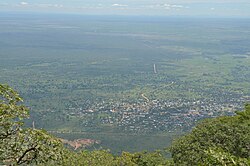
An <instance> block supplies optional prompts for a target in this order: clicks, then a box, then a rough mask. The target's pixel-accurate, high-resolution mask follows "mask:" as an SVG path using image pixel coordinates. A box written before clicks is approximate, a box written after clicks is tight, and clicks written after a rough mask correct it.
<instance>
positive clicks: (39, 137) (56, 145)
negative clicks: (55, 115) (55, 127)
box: [0, 84, 63, 165]
mask: <svg viewBox="0 0 250 166" xmlns="http://www.w3.org/2000/svg"><path fill="white" fill-rule="evenodd" d="M0 95H1V100H0V117H1V118H0V129H1V130H0V161H2V162H3V163H8V164H10V165H20V164H30V163H43V162H47V161H49V160H60V158H61V154H62V153H63V146H62V144H61V142H60V141H59V140H58V139H56V138H54V137H52V136H50V135H49V134H48V133H46V131H42V130H37V129H30V128H25V129H24V128H22V126H23V122H22V120H23V119H24V118H27V117H28V115H29V112H28V109H27V108H26V107H25V106H24V105H19V103H20V102H21V101H22V99H21V98H20V97H19V95H18V93H17V92H15V91H14V90H12V89H11V88H10V87H9V86H8V85H1V84H0Z"/></svg>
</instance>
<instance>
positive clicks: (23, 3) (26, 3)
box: [20, 2, 29, 6]
mask: <svg viewBox="0 0 250 166" xmlns="http://www.w3.org/2000/svg"><path fill="white" fill-rule="evenodd" d="M28 4H29V3H28V2H20V5H23V6H25V5H28Z"/></svg>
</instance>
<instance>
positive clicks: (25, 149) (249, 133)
mask: <svg viewBox="0 0 250 166" xmlns="http://www.w3.org/2000/svg"><path fill="white" fill-rule="evenodd" d="M0 95H1V96H0V99H1V100H0V117H1V119H0V129H1V130H0V162H2V163H4V164H10V165H21V164H34V165H93V166H95V165H97V166H98V165H107V166H109V165H110V166H116V165H124V166H125V165H129V166H130V165H131V166H132V165H135V166H136V165H142V166H147V165H148V166H151V165H152V166H153V165H243V166H244V165H249V164H250V105H249V104H248V105H246V107H245V109H246V110H245V111H243V112H237V115H236V116H233V117H219V118H215V119H207V120H205V121H203V122H201V123H200V124H199V125H197V127H196V128H195V129H193V131H192V132H191V133H190V134H188V135H186V136H184V137H182V138H180V139H179V140H178V141H176V142H175V143H174V145H173V146H172V148H171V149H170V150H171V152H172V156H173V160H170V159H167V158H165V157H164V155H163V154H162V153H161V152H159V151H156V152H152V153H147V152H140V153H133V154H132V153H128V152H123V153H122V154H121V155H120V156H114V155H112V154H111V153H110V152H109V151H104V150H102V151H101V150H96V151H80V152H73V151H70V150H68V149H66V148H65V147H64V146H63V145H62V143H61V142H60V140H59V139H57V138H55V137H53V136H51V135H49V134H48V133H47V132H46V131H42V130H37V129H35V128H24V127H23V122H22V121H23V119H24V118H27V117H28V116H29V112H28V109H27V108H26V107H25V106H23V105H20V104H19V102H21V101H22V99H21V98H20V97H19V95H18V94H17V92H15V91H14V90H12V89H11V88H10V87H9V86H7V85H1V84H0Z"/></svg>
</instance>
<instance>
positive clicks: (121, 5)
mask: <svg viewBox="0 0 250 166" xmlns="http://www.w3.org/2000/svg"><path fill="white" fill-rule="evenodd" d="M112 6H113V7H127V6H128V5H124V4H118V3H114V4H113V5H112Z"/></svg>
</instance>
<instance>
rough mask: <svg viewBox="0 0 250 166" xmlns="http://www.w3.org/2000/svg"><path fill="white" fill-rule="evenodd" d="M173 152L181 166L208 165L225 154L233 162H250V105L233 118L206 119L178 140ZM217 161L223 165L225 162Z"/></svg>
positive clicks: (172, 149)
mask: <svg viewBox="0 0 250 166" xmlns="http://www.w3.org/2000/svg"><path fill="white" fill-rule="evenodd" d="M171 152H172V156H173V160H174V162H175V163H176V164H179V165H197V164H201V163H203V165H204V163H207V164H208V163H209V161H211V160H214V161H217V160H218V159H219V158H218V156H223V155H224V156H226V157H227V158H225V160H230V161H243V160H244V161H247V160H249V158H250V105H249V104H247V105H246V107H245V111H243V112H236V116H233V117H218V118H214V119H206V120H204V121H203V122H201V123H200V124H198V125H197V126H196V127H195V128H194V129H193V130H192V132H191V133H190V134H188V135H186V136H184V137H182V138H180V139H179V140H177V141H176V142H175V143H174V144H173V145H172V147H171ZM216 156H217V157H216ZM231 159H233V160H231ZM217 162H218V163H221V164H219V165H223V162H224V161H217ZM208 165H209V164H208Z"/></svg>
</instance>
